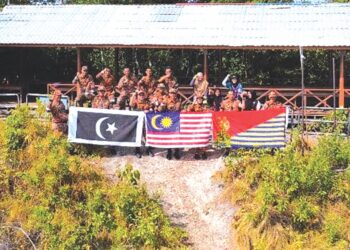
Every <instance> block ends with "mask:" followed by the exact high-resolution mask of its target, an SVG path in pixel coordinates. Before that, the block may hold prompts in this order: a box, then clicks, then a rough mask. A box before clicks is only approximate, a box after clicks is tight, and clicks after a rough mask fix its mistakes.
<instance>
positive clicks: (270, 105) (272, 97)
mask: <svg viewBox="0 0 350 250" xmlns="http://www.w3.org/2000/svg"><path fill="white" fill-rule="evenodd" d="M282 107H283V105H282V103H281V102H279V101H278V100H277V94H276V92H275V91H273V90H272V91H271V92H270V93H269V100H268V101H266V102H265V104H264V106H263V107H262V109H263V110H267V109H278V108H282Z"/></svg>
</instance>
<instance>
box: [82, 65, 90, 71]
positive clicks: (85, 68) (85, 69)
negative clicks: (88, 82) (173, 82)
mask: <svg viewBox="0 0 350 250" xmlns="http://www.w3.org/2000/svg"><path fill="white" fill-rule="evenodd" d="M88 70H89V69H88V66H83V67H81V71H88Z"/></svg>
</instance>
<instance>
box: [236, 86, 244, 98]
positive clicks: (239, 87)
mask: <svg viewBox="0 0 350 250" xmlns="http://www.w3.org/2000/svg"><path fill="white" fill-rule="evenodd" d="M236 89H237V93H238V95H240V94H242V92H243V85H242V83H238V84H237V88H236Z"/></svg>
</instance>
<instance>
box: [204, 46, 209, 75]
mask: <svg viewBox="0 0 350 250" xmlns="http://www.w3.org/2000/svg"><path fill="white" fill-rule="evenodd" d="M203 57H204V62H203V73H204V79H205V80H207V81H208V79H209V76H208V51H207V50H206V49H205V50H204V51H203Z"/></svg>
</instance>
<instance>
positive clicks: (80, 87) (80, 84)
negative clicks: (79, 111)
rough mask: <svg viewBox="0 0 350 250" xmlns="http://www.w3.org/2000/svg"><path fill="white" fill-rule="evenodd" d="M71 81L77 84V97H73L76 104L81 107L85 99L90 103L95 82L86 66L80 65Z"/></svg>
mask: <svg viewBox="0 0 350 250" xmlns="http://www.w3.org/2000/svg"><path fill="white" fill-rule="evenodd" d="M72 83H73V84H75V85H76V86H77V97H76V98H75V101H76V103H77V106H80V107H82V106H83V105H84V103H85V102H86V101H89V102H90V103H91V100H92V99H93V98H94V88H95V83H94V79H93V78H92V76H91V75H90V74H89V70H88V67H87V66H83V67H81V71H80V72H78V73H77V74H76V76H75V77H74V79H73V81H72Z"/></svg>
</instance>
